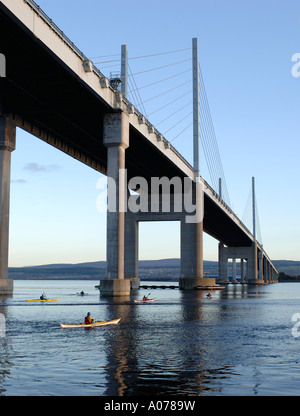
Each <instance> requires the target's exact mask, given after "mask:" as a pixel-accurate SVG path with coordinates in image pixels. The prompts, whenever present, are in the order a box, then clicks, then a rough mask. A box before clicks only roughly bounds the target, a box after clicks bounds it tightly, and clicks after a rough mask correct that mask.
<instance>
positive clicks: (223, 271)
mask: <svg viewBox="0 0 300 416" xmlns="http://www.w3.org/2000/svg"><path fill="white" fill-rule="evenodd" d="M218 283H220V284H227V283H229V280H228V257H227V250H226V248H225V246H224V244H222V243H219V279H218Z"/></svg>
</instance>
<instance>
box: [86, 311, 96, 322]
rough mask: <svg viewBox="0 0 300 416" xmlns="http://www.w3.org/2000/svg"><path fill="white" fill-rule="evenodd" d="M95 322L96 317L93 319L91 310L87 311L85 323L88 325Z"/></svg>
mask: <svg viewBox="0 0 300 416" xmlns="http://www.w3.org/2000/svg"><path fill="white" fill-rule="evenodd" d="M93 322H94V319H92V317H91V312H88V313H87V316H86V317H85V318H84V323H85V324H86V325H90V324H92V323H93Z"/></svg>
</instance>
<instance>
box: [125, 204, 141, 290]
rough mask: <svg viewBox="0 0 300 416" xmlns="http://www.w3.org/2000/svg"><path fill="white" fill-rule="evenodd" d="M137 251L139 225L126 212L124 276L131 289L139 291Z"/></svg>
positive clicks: (132, 214) (130, 214) (133, 216)
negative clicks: (128, 281)
mask: <svg viewBox="0 0 300 416" xmlns="http://www.w3.org/2000/svg"><path fill="white" fill-rule="evenodd" d="M138 250H139V223H138V221H137V220H136V218H135V215H134V213H131V212H130V211H127V212H126V214H125V259H124V275H125V279H129V280H130V286H131V289H139V287H140V279H139V278H138V273H139V272H138V258H139V255H138Z"/></svg>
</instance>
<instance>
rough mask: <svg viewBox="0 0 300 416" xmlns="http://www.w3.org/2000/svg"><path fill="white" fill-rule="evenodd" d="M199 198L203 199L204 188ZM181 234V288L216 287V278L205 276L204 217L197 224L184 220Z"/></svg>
mask: <svg viewBox="0 0 300 416" xmlns="http://www.w3.org/2000/svg"><path fill="white" fill-rule="evenodd" d="M197 198H202V199H203V189H202V188H201V192H200V193H199V194H198V195H197ZM198 202H199V201H198ZM202 202H203V200H202ZM202 202H201V203H202ZM199 206H200V204H199ZM180 233H181V241H180V251H181V260H180V263H181V276H180V278H179V288H180V289H185V290H186V289H195V288H196V287H199V288H206V287H207V288H208V287H212V286H215V284H216V279H215V278H207V277H204V275H203V217H202V218H201V221H198V222H195V223H188V222H187V221H186V218H182V219H181V231H180Z"/></svg>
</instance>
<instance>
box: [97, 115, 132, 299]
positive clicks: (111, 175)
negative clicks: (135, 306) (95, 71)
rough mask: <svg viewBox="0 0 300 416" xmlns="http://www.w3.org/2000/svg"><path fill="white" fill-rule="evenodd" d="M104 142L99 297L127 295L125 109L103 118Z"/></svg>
mask: <svg viewBox="0 0 300 416" xmlns="http://www.w3.org/2000/svg"><path fill="white" fill-rule="evenodd" d="M104 144H105V146H106V147H107V178H108V179H107V180H108V186H107V188H108V189H107V193H108V209H107V237H106V241H107V243H106V244H107V246H106V247H107V252H106V257H107V277H106V279H104V280H101V282H100V293H101V295H102V296H128V295H129V294H130V280H128V279H125V278H124V277H125V276H124V251H125V249H124V243H125V206H126V205H125V204H126V198H127V181H126V177H125V150H126V148H127V147H128V146H129V119H128V115H127V114H126V113H124V112H118V113H112V114H106V115H105V117H104Z"/></svg>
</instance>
